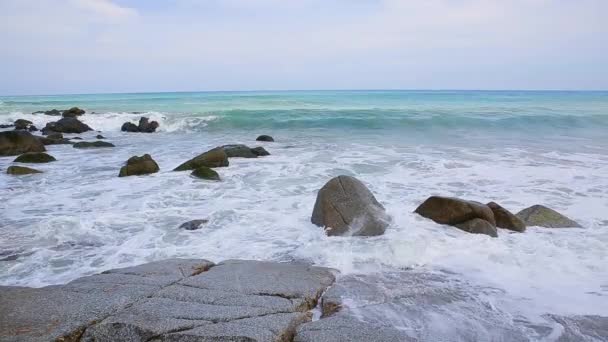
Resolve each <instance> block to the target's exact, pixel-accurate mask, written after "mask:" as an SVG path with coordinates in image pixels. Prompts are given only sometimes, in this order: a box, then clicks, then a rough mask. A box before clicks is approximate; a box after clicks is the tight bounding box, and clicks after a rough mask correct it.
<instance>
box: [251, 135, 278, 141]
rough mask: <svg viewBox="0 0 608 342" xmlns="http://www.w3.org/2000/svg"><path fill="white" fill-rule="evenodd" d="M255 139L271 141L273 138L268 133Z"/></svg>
mask: <svg viewBox="0 0 608 342" xmlns="http://www.w3.org/2000/svg"><path fill="white" fill-rule="evenodd" d="M255 141H265V142H272V141H274V139H273V138H272V137H271V136H270V135H260V136H259V137H257V138H256V139H255Z"/></svg>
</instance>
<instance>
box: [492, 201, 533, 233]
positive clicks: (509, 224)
mask: <svg viewBox="0 0 608 342" xmlns="http://www.w3.org/2000/svg"><path fill="white" fill-rule="evenodd" d="M486 205H487V206H488V207H489V208H490V209H491V210H492V213H494V219H496V226H497V227H499V228H504V229H509V230H513V231H516V232H520V233H521V232H524V231H525V230H526V224H525V223H524V221H522V220H521V219H520V218H519V217H517V216H515V215H514V214H512V213H511V212H510V211H508V210H507V209H505V208H503V207H501V206H500V205H499V204H498V203H495V202H490V203H488V204H486Z"/></svg>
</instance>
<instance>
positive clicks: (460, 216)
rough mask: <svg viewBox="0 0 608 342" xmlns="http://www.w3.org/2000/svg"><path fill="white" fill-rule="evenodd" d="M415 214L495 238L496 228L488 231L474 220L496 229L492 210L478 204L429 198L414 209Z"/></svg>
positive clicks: (446, 198)
mask: <svg viewBox="0 0 608 342" xmlns="http://www.w3.org/2000/svg"><path fill="white" fill-rule="evenodd" d="M415 212H416V213H417V214H419V215H421V216H423V217H426V218H429V219H431V220H433V221H435V222H437V223H440V224H447V225H451V226H454V227H457V228H459V229H462V230H464V231H466V232H469V233H484V234H486V233H485V232H488V234H487V235H490V236H493V237H495V236H496V228H494V229H490V228H488V227H487V226H488V225H486V224H485V223H483V222H480V221H478V220H474V219H480V220H483V221H486V222H487V223H488V224H489V225H491V226H492V227H496V220H495V218H494V213H493V212H492V209H490V208H489V207H488V206H487V205H485V204H482V203H479V202H475V201H466V200H462V199H459V198H453V197H441V196H431V197H429V198H427V200H426V201H424V202H423V203H422V204H421V205H420V206H419V207H418V208H416V210H415ZM472 220H474V221H472Z"/></svg>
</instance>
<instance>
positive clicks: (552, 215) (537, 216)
mask: <svg viewBox="0 0 608 342" xmlns="http://www.w3.org/2000/svg"><path fill="white" fill-rule="evenodd" d="M516 216H517V217H519V218H520V219H521V220H522V221H524V222H525V224H526V225H527V226H538V227H545V228H581V225H580V224H578V223H577V222H576V221H573V220H571V219H569V218H567V217H566V216H564V215H562V214H560V213H558V212H557V211H555V210H553V209H551V208H547V207H545V206H543V205H540V204H537V205H533V206H531V207H529V208H526V209H524V210H522V211H520V212H519V213H517V214H516Z"/></svg>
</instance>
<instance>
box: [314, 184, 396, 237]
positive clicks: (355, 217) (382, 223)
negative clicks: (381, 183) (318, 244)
mask: <svg viewBox="0 0 608 342" xmlns="http://www.w3.org/2000/svg"><path fill="white" fill-rule="evenodd" d="M311 222H312V223H314V224H316V225H317V226H320V227H326V230H325V232H326V233H327V235H330V236H332V235H361V236H373V235H381V234H383V233H384V231H385V230H386V227H387V226H388V224H389V222H390V217H389V216H388V215H387V214H386V212H385V210H384V207H383V206H382V205H381V204H380V203H379V202H378V201H377V200H376V198H375V197H374V195H373V194H372V193H371V191H369V190H368V189H367V187H366V186H365V185H364V184H363V183H361V181H359V180H358V179H356V178H354V177H350V176H338V177H335V178H333V179H331V180H330V181H329V182H327V183H326V184H325V185H324V186H323V187H322V188H321V190H319V193H318V194H317V200H316V202H315V206H314V209H313V212H312V217H311Z"/></svg>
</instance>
